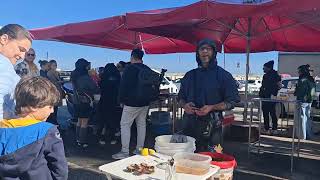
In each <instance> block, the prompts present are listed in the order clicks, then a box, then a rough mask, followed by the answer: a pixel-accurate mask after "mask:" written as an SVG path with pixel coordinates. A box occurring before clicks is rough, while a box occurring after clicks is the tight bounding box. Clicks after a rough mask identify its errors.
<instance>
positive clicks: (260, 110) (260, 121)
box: [258, 100, 262, 154]
mask: <svg viewBox="0 0 320 180" xmlns="http://www.w3.org/2000/svg"><path fill="white" fill-rule="evenodd" d="M261 113H262V101H261V100H259V146H258V154H260V147H261V123H262V116H261Z"/></svg>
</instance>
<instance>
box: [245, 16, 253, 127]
mask: <svg viewBox="0 0 320 180" xmlns="http://www.w3.org/2000/svg"><path fill="white" fill-rule="evenodd" d="M246 37H247V48H246V53H247V63H246V86H245V94H244V98H245V99H244V100H245V103H244V112H243V121H244V122H247V120H248V88H249V87H248V81H249V73H250V48H251V47H250V38H251V18H248V34H247V36H246Z"/></svg>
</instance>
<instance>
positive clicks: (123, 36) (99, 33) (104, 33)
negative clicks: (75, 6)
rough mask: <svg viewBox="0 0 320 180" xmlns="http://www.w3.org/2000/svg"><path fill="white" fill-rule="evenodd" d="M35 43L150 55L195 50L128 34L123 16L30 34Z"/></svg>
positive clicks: (171, 41) (168, 40) (183, 44)
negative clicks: (39, 41) (54, 43)
mask: <svg viewBox="0 0 320 180" xmlns="http://www.w3.org/2000/svg"><path fill="white" fill-rule="evenodd" d="M30 32H31V34H32V35H33V36H34V39H35V40H50V41H61V42H66V43H73V44H81V45H88V46H97V47H103V48H111V49H119V50H132V49H134V48H143V49H144V50H145V52H146V53H149V54H164V53H176V52H194V51H195V46H194V45H192V44H190V43H187V42H185V41H182V40H177V39H172V38H167V37H161V36H158V35H151V34H146V33H139V32H135V31H130V30H128V29H127V28H126V26H125V17H124V16H115V17H110V18H104V19H99V20H94V21H86V22H79V23H70V24H65V25H61V26H54V27H47V28H40V29H33V30H30Z"/></svg>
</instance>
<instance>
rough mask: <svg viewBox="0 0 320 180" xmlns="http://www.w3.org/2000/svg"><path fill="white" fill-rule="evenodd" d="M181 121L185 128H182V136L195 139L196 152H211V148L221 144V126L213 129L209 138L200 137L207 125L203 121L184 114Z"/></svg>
mask: <svg viewBox="0 0 320 180" xmlns="http://www.w3.org/2000/svg"><path fill="white" fill-rule="evenodd" d="M183 120H184V121H186V123H187V124H186V127H185V128H184V131H183V132H184V134H185V135H188V136H191V137H193V138H195V139H196V148H197V149H196V152H207V151H212V149H213V147H214V146H215V145H218V144H222V141H223V135H222V126H218V127H214V128H213V129H212V132H211V135H210V136H209V137H204V136H203V135H202V133H203V132H202V130H203V129H204V128H203V127H205V126H206V125H207V122H206V121H205V120H202V119H201V118H199V117H196V116H194V115H187V114H185V115H184V117H183Z"/></svg>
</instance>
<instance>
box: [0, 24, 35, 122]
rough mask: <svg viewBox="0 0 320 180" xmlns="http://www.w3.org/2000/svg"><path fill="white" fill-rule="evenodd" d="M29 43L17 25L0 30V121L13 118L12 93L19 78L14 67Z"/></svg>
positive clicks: (26, 33)
mask: <svg viewBox="0 0 320 180" xmlns="http://www.w3.org/2000/svg"><path fill="white" fill-rule="evenodd" d="M31 42H32V38H31V35H30V33H29V32H28V31H27V30H26V29H25V28H23V27H22V26H20V25H18V24H8V25H6V26H3V27H2V28H1V29H0V121H1V120H2V119H4V118H6V119H8V118H9V119H10V118H13V117H15V113H14V100H13V93H14V89H15V87H16V85H17V83H18V82H19V80H20V77H19V76H18V75H17V74H16V71H15V70H14V65H15V64H16V62H17V61H18V60H19V59H24V57H25V53H26V52H27V51H28V50H29V49H30V47H31Z"/></svg>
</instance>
